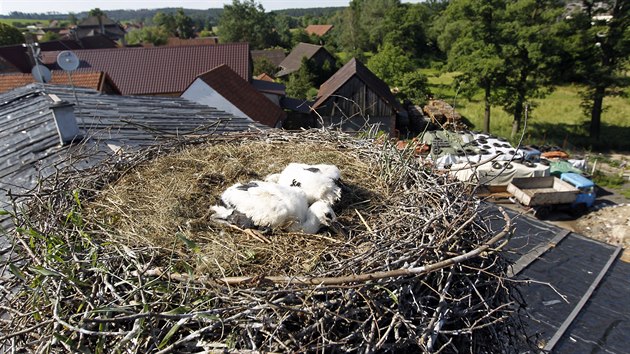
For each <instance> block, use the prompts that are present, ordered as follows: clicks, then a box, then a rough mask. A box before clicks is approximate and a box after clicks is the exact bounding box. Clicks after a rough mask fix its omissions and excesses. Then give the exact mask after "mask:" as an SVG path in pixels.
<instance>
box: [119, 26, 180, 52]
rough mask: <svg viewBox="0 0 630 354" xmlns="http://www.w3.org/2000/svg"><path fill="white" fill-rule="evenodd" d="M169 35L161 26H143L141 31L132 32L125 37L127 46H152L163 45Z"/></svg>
mask: <svg viewBox="0 0 630 354" xmlns="http://www.w3.org/2000/svg"><path fill="white" fill-rule="evenodd" d="M168 37H169V34H168V33H167V32H166V29H164V27H162V26H145V27H143V28H142V29H136V30H133V31H131V32H129V33H127V34H126V35H125V41H126V42H127V43H128V44H143V43H145V44H153V45H154V46H156V47H157V46H160V45H164V44H166V43H167V42H168Z"/></svg>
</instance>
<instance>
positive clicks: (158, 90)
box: [42, 43, 251, 95]
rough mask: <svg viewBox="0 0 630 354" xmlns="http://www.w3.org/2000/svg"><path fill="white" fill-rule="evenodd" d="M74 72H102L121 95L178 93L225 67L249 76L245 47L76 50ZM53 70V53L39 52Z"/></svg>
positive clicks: (247, 78)
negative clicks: (224, 65) (202, 74)
mask: <svg viewBox="0 0 630 354" xmlns="http://www.w3.org/2000/svg"><path fill="white" fill-rule="evenodd" d="M74 53H75V54H76V55H77V57H79V59H80V62H81V64H80V65H79V69H77V71H78V72H80V71H85V70H100V71H105V72H106V73H107V74H108V75H109V76H110V77H111V78H112V80H113V81H114V82H115V83H116V86H118V88H119V89H120V91H121V93H122V94H123V95H172V94H181V93H182V92H183V91H184V90H185V89H186V87H188V85H189V84H190V83H191V82H192V81H193V80H194V79H195V78H196V77H197V76H198V75H199V74H201V73H204V72H206V71H208V70H211V69H213V68H215V67H217V66H219V65H222V64H226V65H228V66H229V67H230V68H231V69H232V70H234V71H235V72H236V73H237V74H238V76H240V77H241V78H242V79H244V80H249V78H250V76H251V60H250V54H249V44H247V43H234V44H217V45H205V46H177V47H155V48H116V49H99V50H76V51H74ZM42 57H43V61H44V63H45V64H50V65H49V66H50V67H52V68H57V65H56V61H55V60H56V57H57V53H56V52H44V53H42Z"/></svg>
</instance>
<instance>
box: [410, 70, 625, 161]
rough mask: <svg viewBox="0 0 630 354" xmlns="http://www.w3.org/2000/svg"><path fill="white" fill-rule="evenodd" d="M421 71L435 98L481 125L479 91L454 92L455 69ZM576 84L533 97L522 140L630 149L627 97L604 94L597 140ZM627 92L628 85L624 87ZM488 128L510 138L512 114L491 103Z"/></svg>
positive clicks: (580, 147) (575, 147) (576, 147)
mask: <svg viewBox="0 0 630 354" xmlns="http://www.w3.org/2000/svg"><path fill="white" fill-rule="evenodd" d="M422 72H423V73H424V74H425V75H426V76H427V77H428V81H429V85H430V87H431V91H432V93H433V95H434V97H435V98H440V99H444V100H446V101H447V102H449V103H450V104H454V105H455V108H456V109H457V111H458V112H459V113H460V114H461V115H462V116H463V117H464V118H465V119H466V120H467V122H469V123H470V125H471V128H472V129H477V130H481V129H482V126H483V114H484V104H483V100H482V98H483V97H482V96H481V94H478V95H476V96H475V97H473V98H472V99H471V100H468V99H466V98H464V97H461V96H456V92H455V90H454V88H453V86H454V85H453V81H454V77H455V76H456V73H445V74H439V73H438V72H437V71H436V70H433V69H424V70H422ZM579 90H580V88H579V87H578V86H574V85H568V86H558V87H556V88H555V90H554V91H553V92H552V93H551V94H550V95H549V96H547V97H546V98H544V99H540V100H535V101H534V106H533V107H531V109H530V114H529V120H528V127H527V131H526V132H525V143H527V144H553V145H559V146H563V147H565V148H566V149H570V150H596V151H604V150H610V149H612V150H622V151H630V138H629V137H630V99H628V98H622V97H606V98H605V99H604V106H605V111H604V113H603V116H602V126H601V137H600V141H592V140H591V139H590V138H589V137H588V127H589V121H590V120H589V119H590V118H587V117H586V116H585V115H584V113H583V112H582V109H581V107H580V102H581V100H580V97H579ZM626 93H628V94H630V89H626ZM490 131H491V132H492V133H493V134H496V135H499V136H502V137H505V138H509V137H510V134H511V131H512V117H511V116H510V115H509V114H508V113H506V112H505V111H503V109H502V108H501V107H496V106H493V107H492V110H491V118H490Z"/></svg>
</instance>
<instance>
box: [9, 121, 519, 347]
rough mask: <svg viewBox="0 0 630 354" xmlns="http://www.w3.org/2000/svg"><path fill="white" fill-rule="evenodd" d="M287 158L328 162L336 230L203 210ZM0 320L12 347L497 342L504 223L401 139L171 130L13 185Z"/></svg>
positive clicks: (505, 329) (504, 292)
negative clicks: (217, 218)
mask: <svg viewBox="0 0 630 354" xmlns="http://www.w3.org/2000/svg"><path fill="white" fill-rule="evenodd" d="M289 162H303V163H330V164H335V165H337V166H338V167H339V168H340V169H341V172H342V180H343V183H344V185H345V188H344V194H343V196H342V199H341V201H340V202H339V203H338V205H336V206H335V209H336V212H337V214H338V217H339V220H340V222H341V223H342V224H343V225H344V226H345V227H346V230H347V235H334V234H328V233H324V234H318V235H304V234H301V233H282V232H280V231H278V230H275V231H274V232H273V233H272V234H268V235H261V234H257V233H252V232H247V230H240V229H237V228H234V227H230V226H227V225H224V224H218V223H216V222H214V221H213V220H212V218H210V215H209V206H210V205H212V204H215V203H217V202H218V201H219V199H220V194H221V192H222V191H223V190H224V189H225V188H226V187H227V186H229V185H231V184H233V183H235V182H243V181H248V180H251V179H261V178H263V177H264V176H266V175H267V174H270V173H277V172H280V171H281V170H282V168H283V167H284V166H285V165H286V164H288V163H289ZM22 202H23V203H24V205H25V206H26V209H25V210H24V212H23V213H19V214H16V215H15V220H16V224H17V225H18V227H17V229H16V231H15V233H14V235H13V237H14V240H15V245H16V246H15V248H14V254H13V258H12V263H11V264H10V265H7V270H9V271H10V272H11V273H12V274H13V276H12V277H7V278H3V280H2V282H3V284H2V285H3V286H4V288H5V289H12V290H11V291H7V293H6V294H5V296H4V298H3V300H2V306H4V308H5V309H9V310H8V312H7V315H6V316H5V317H6V318H5V319H4V321H3V322H0V331H1V332H2V333H3V334H4V336H2V337H0V341H1V342H2V343H3V345H5V348H7V347H9V346H11V347H12V348H24V349H25V350H27V351H53V352H54V351H65V350H69V351H81V350H86V351H91V352H113V351H124V352H160V353H165V352H200V351H213V350H217V351H225V350H241V351H242V350H263V351H296V352H302V351H307V352H318V351H338V352H347V351H357V352H373V351H401V350H423V351H429V352H435V351H446V352H462V351H465V352H474V353H480V352H497V351H503V352H510V351H517V350H518V348H519V347H522V346H521V345H520V344H522V343H521V340H522V339H521V336H520V334H521V331H520V325H519V322H518V317H517V316H514V312H515V311H516V310H517V302H516V300H517V299H516V297H515V295H514V292H513V289H512V286H511V284H510V282H508V281H505V279H506V268H507V263H506V261H505V260H504V259H503V258H502V256H501V255H500V253H498V252H496V251H497V249H498V248H500V247H501V245H502V244H504V243H505V240H506V238H507V236H508V234H509V232H508V231H509V220H507V219H506V222H507V223H506V227H505V228H504V229H500V230H494V229H492V228H491V226H490V224H489V223H488V222H487V220H484V219H483V218H482V217H481V216H480V214H479V208H480V204H479V202H478V201H477V200H475V199H474V198H472V197H471V196H470V195H469V193H468V190H467V188H466V186H465V185H464V184H462V183H461V182H458V181H454V180H452V179H450V178H449V177H448V176H447V175H440V174H434V173H433V172H432V171H430V170H426V169H424V168H423V167H422V166H420V165H419V164H418V163H417V162H416V160H415V159H414V157H413V151H399V150H397V149H396V148H395V147H394V146H391V145H390V144H389V143H388V142H387V141H381V142H378V141H375V140H374V139H370V138H364V139H358V138H355V137H352V136H349V135H346V134H343V133H335V132H330V131H306V132H302V133H288V132H281V131H275V130H272V131H267V132H259V133H245V134H243V133H241V134H234V135H228V136H215V137H209V138H194V139H183V140H177V141H171V142H168V143H164V144H161V145H159V146H154V147H151V148H146V149H143V150H142V151H139V152H134V153H130V154H128V155H124V156H117V157H116V158H115V159H112V160H109V161H105V162H103V163H102V164H100V165H98V166H97V167H95V168H93V169H91V170H88V171H81V172H74V171H60V173H58V174H57V175H56V176H55V177H54V178H51V179H49V180H48V181H47V182H46V183H43V184H42V185H41V187H40V188H39V190H38V191H34V192H33V194H32V195H31V196H30V197H29V198H26V199H25V200H23V201H22Z"/></svg>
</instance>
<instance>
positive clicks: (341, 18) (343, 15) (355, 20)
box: [333, 0, 368, 60]
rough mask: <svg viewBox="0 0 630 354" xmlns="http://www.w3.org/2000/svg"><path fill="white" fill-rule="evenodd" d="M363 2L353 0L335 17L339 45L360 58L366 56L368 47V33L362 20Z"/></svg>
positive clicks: (352, 55)
mask: <svg viewBox="0 0 630 354" xmlns="http://www.w3.org/2000/svg"><path fill="white" fill-rule="evenodd" d="M362 2H363V0H352V1H351V2H350V6H348V7H346V8H345V9H344V10H343V11H340V12H338V13H337V15H336V16H335V17H333V24H334V26H335V28H336V32H337V38H336V45H337V47H338V48H339V49H340V50H342V51H344V52H346V53H348V54H349V56H351V57H355V58H357V59H360V60H362V59H363V58H364V54H363V53H364V52H365V49H366V48H367V47H368V34H367V32H366V31H365V29H364V28H363V26H362V21H361V8H362Z"/></svg>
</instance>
